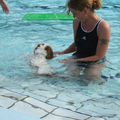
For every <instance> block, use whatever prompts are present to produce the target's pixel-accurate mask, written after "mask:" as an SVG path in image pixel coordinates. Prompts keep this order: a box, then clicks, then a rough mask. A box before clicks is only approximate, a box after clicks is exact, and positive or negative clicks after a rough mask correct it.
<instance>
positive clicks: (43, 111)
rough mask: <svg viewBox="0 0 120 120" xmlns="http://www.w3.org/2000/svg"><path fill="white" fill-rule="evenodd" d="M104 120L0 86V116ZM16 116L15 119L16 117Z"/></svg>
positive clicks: (44, 119)
mask: <svg viewBox="0 0 120 120" xmlns="http://www.w3.org/2000/svg"><path fill="white" fill-rule="evenodd" d="M17 117H18V118H19V120H20V119H22V120H26V119H29V120H38V118H39V119H42V120H104V119H103V118H99V117H93V116H90V115H85V114H82V113H79V112H74V111H71V110H69V109H64V108H60V107H57V106H53V105H50V104H46V103H44V102H42V101H39V100H37V99H34V98H32V97H29V96H25V95H22V94H18V93H15V92H12V91H9V90H7V89H4V88H2V87H1V88H0V118H1V119H2V118H3V119H2V120H8V119H9V120H12V119H13V118H17ZM18 118H17V119H18Z"/></svg>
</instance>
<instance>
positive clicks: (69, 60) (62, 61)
mask: <svg viewBox="0 0 120 120" xmlns="http://www.w3.org/2000/svg"><path fill="white" fill-rule="evenodd" d="M57 61H58V62H60V63H65V62H74V61H75V60H74V59H64V60H59V59H57Z"/></svg>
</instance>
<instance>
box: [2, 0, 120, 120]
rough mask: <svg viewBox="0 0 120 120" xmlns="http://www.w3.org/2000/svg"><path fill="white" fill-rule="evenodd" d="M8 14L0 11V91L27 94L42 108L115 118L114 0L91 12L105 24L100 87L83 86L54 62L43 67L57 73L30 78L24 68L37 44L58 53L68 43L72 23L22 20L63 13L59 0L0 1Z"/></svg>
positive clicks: (119, 32)
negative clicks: (106, 44) (108, 33)
mask: <svg viewBox="0 0 120 120" xmlns="http://www.w3.org/2000/svg"><path fill="white" fill-rule="evenodd" d="M6 2H7V3H8V5H9V7H10V10H11V11H10V14H9V15H5V14H4V13H3V12H2V10H0V14H1V18H0V21H1V22H0V87H5V88H7V89H9V90H12V91H15V92H18V93H22V94H25V95H29V96H31V97H34V98H36V99H39V100H41V101H44V102H46V103H48V104H52V105H56V106H59V107H64V108H67V109H71V110H73V111H76V112H81V113H85V114H89V115H93V116H101V117H103V118H106V119H110V120H119V119H120V114H119V113H120V92H119V91H120V69H119V66H120V59H119V56H120V43H119V40H120V1H119V0H109V1H108V0H104V1H103V6H102V8H101V9H100V10H99V11H96V12H97V14H98V15H100V16H101V17H102V18H103V19H105V20H106V21H107V22H108V23H109V24H110V26H111V41H110V45H109V48H108V51H107V54H106V58H107V62H106V63H105V65H106V66H107V67H105V68H103V69H102V73H103V74H102V75H103V78H104V79H102V83H103V84H100V83H97V82H95V83H94V82H90V83H89V84H88V85H85V84H84V82H83V78H82V77H80V76H79V77H76V76H74V75H73V76H72V75H71V76H68V75H66V74H64V72H65V69H66V68H65V67H61V66H62V64H61V63H59V62H58V61H57V60H56V59H60V60H62V59H64V58H68V57H70V56H71V54H67V55H57V56H56V57H55V58H53V59H52V60H49V61H48V63H49V64H50V66H51V67H52V68H53V69H54V70H55V71H56V73H58V74H60V75H62V76H58V77H45V76H34V75H33V70H32V69H31V67H30V65H29V61H30V58H31V55H32V54H33V51H34V48H35V47H36V45H37V44H38V43H47V44H50V46H51V47H52V49H53V51H61V50H64V49H65V48H67V47H68V46H69V45H70V44H71V43H72V42H73V30H72V21H60V20H51V21H47V20H45V21H35V20H34V21H25V20H24V21H23V20H22V18H23V17H24V15H26V14H27V13H63V11H64V6H65V0H62V1H58V0H50V1H49V0H31V1H29V0H14V1H13V0H9V1H8V0H6Z"/></svg>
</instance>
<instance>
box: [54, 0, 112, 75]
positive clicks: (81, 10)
mask: <svg viewBox="0 0 120 120" xmlns="http://www.w3.org/2000/svg"><path fill="white" fill-rule="evenodd" d="M101 6H102V3H101V0H68V2H67V4H66V9H68V10H67V14H69V13H70V12H71V13H72V14H73V17H74V18H75V19H74V20H73V30H74V42H73V43H72V44H71V45H70V46H69V47H68V48H67V49H65V50H64V51H56V52H55V53H56V54H67V53H71V52H75V53H74V54H73V56H74V57H75V58H76V59H64V60H62V61H60V60H59V62H63V63H64V62H72V61H74V62H75V61H77V62H78V61H81V62H86V61H87V62H88V63H90V64H89V67H90V65H91V63H93V62H94V63H96V62H98V61H100V60H102V61H103V60H104V57H105V54H106V52H107V49H108V45H109V41H110V25H109V24H108V23H107V22H106V21H105V20H103V19H102V18H101V17H100V16H98V15H97V14H96V12H95V10H98V9H100V8H101ZM92 65H93V64H92ZM93 66H94V65H93ZM95 71H96V70H95ZM95 71H93V72H92V73H93V74H92V76H93V75H95V74H96V72H95ZM89 72H90V71H86V72H85V71H84V73H87V74H89Z"/></svg>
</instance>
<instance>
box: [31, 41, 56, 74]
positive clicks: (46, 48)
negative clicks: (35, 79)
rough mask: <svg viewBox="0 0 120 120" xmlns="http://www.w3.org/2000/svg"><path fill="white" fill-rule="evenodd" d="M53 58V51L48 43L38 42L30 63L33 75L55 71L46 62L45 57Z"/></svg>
mask: <svg viewBox="0 0 120 120" xmlns="http://www.w3.org/2000/svg"><path fill="white" fill-rule="evenodd" d="M51 58H53V51H52V48H51V47H50V45H48V44H45V43H40V44H38V45H37V47H36V48H35V50H34V55H33V57H32V58H31V60H30V65H31V67H32V68H34V70H35V72H34V74H35V75H53V74H54V73H55V71H54V70H53V69H52V68H51V67H50V65H49V64H48V61H47V59H51Z"/></svg>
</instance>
